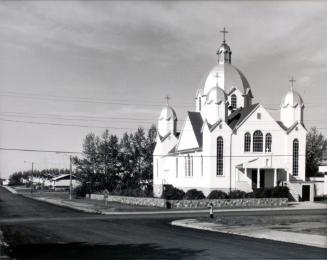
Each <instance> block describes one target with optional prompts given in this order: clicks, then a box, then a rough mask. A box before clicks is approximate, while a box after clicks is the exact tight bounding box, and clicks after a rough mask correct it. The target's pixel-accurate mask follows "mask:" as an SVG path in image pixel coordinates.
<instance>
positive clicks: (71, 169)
mask: <svg viewBox="0 0 327 260" xmlns="http://www.w3.org/2000/svg"><path fill="white" fill-rule="evenodd" d="M72 164H73V162H72V156H71V155H70V156H69V200H72V171H73V165H72Z"/></svg>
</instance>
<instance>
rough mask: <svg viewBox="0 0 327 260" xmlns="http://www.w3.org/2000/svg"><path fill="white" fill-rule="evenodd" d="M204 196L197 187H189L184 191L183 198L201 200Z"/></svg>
mask: <svg viewBox="0 0 327 260" xmlns="http://www.w3.org/2000/svg"><path fill="white" fill-rule="evenodd" d="M204 198H205V196H204V194H203V192H202V191H199V190H197V189H190V190H188V191H187V192H186V193H185V196H184V199H186V200H202V199H204Z"/></svg>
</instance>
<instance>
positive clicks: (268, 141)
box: [266, 133, 272, 153]
mask: <svg viewBox="0 0 327 260" xmlns="http://www.w3.org/2000/svg"><path fill="white" fill-rule="evenodd" d="M271 141H272V137H271V134H270V133H267V134H266V152H268V153H269V152H271Z"/></svg>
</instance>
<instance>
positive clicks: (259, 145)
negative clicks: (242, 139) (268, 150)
mask: <svg viewBox="0 0 327 260" xmlns="http://www.w3.org/2000/svg"><path fill="white" fill-rule="evenodd" d="M262 151H263V135H262V132H261V131H260V130H257V131H255V132H254V133H253V152H262Z"/></svg>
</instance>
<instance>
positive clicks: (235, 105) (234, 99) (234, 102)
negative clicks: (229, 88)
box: [230, 94, 237, 109]
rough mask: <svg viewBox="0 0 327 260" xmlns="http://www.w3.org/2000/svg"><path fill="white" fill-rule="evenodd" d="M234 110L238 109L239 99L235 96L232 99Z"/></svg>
mask: <svg viewBox="0 0 327 260" xmlns="http://www.w3.org/2000/svg"><path fill="white" fill-rule="evenodd" d="M230 101H231V106H232V108H234V109H236V107H237V97H236V95H235V94H233V95H232V96H231V98H230Z"/></svg>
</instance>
